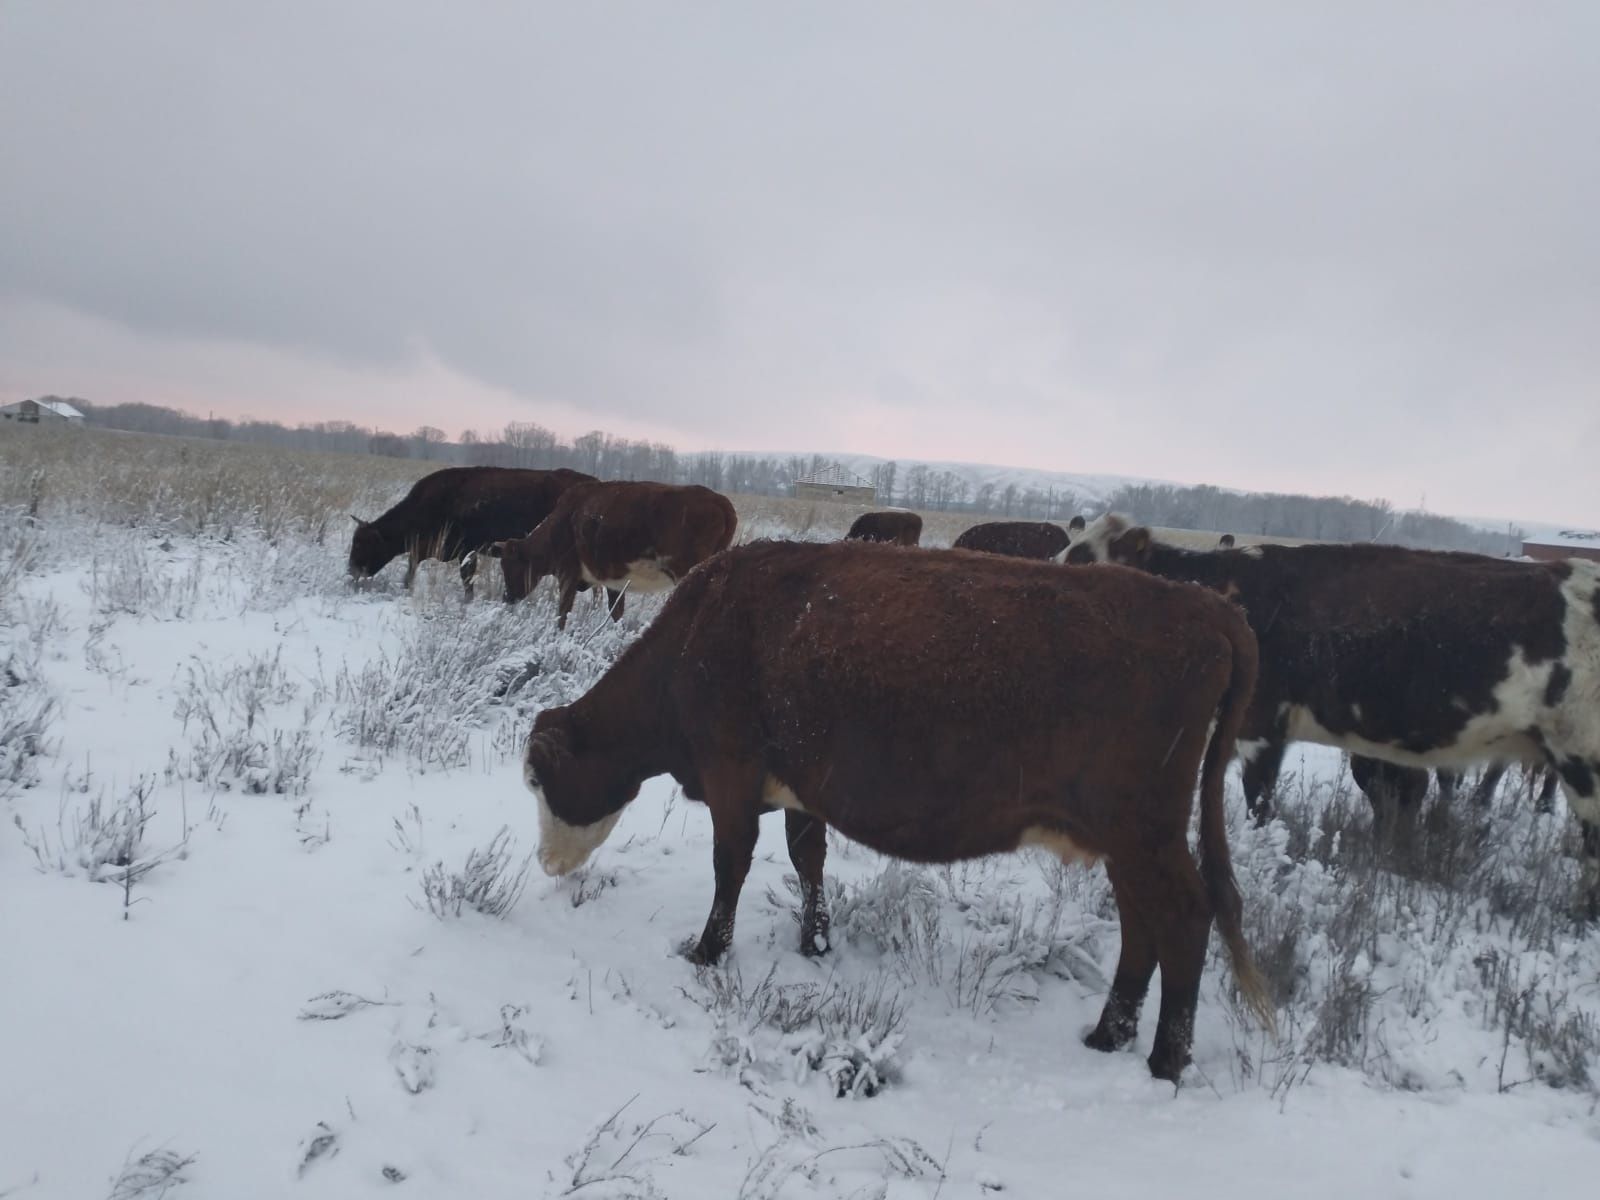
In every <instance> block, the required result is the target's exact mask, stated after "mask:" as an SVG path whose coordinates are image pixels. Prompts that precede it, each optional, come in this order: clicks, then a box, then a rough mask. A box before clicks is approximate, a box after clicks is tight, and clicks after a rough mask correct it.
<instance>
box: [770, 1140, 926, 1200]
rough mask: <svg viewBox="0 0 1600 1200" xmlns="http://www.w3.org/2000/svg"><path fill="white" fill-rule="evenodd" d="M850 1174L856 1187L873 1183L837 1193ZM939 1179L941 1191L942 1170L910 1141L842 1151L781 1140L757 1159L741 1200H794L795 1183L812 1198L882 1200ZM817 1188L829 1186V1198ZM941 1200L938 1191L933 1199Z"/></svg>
mask: <svg viewBox="0 0 1600 1200" xmlns="http://www.w3.org/2000/svg"><path fill="white" fill-rule="evenodd" d="M844 1173H848V1174H849V1175H850V1176H851V1177H852V1178H851V1182H852V1183H859V1182H860V1181H861V1180H862V1179H870V1180H872V1181H873V1182H872V1183H869V1184H867V1186H866V1187H861V1188H857V1189H856V1190H854V1191H851V1192H849V1193H843V1192H840V1191H837V1190H836V1188H835V1187H834V1186H829V1185H837V1183H838V1180H837V1179H836V1174H844ZM900 1179H935V1180H938V1181H939V1183H940V1186H941V1188H942V1185H943V1181H944V1169H943V1168H942V1167H941V1166H940V1165H939V1160H938V1159H936V1158H934V1156H933V1155H931V1154H929V1153H928V1152H927V1151H926V1150H925V1149H923V1148H922V1146H921V1145H919V1144H918V1143H917V1142H915V1141H913V1140H912V1139H911V1138H904V1137H888V1138H875V1139H873V1140H871V1141H866V1142H858V1143H853V1144H848V1145H841V1146H825V1147H823V1148H822V1149H820V1150H819V1149H814V1148H813V1145H812V1143H811V1140H810V1139H801V1138H796V1137H789V1136H780V1137H779V1138H778V1140H777V1141H775V1142H773V1143H772V1145H770V1146H767V1147H766V1148H765V1149H764V1150H762V1152H761V1153H760V1154H759V1155H757V1156H756V1158H755V1161H753V1162H752V1163H751V1164H750V1168H749V1170H747V1171H746V1172H745V1176H744V1179H743V1180H742V1181H741V1182H740V1184H739V1192H738V1200H779V1197H782V1196H788V1195H795V1194H797V1193H796V1192H793V1191H791V1190H790V1189H789V1185H790V1184H791V1183H793V1182H795V1181H796V1180H803V1181H805V1184H803V1185H802V1186H805V1185H810V1188H809V1189H808V1190H809V1193H810V1194H812V1195H822V1194H827V1195H846V1194H847V1195H849V1196H851V1197H862V1198H863V1200H866V1198H869V1197H870V1198H874V1200H883V1198H884V1197H887V1196H888V1195H889V1189H890V1187H891V1186H893V1184H894V1181H896V1180H900ZM818 1186H829V1190H828V1191H827V1192H826V1193H822V1192H818V1191H816V1190H815V1189H816V1187H818ZM934 1194H935V1195H936V1196H937V1195H938V1191H937V1190H936V1191H935V1193H934Z"/></svg>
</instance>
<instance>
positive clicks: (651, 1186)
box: [556, 1097, 716, 1200]
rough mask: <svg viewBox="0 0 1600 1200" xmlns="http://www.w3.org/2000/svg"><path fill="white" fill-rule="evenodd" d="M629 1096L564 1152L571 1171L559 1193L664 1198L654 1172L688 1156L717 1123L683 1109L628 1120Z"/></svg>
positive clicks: (623, 1199) (616, 1199)
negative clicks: (572, 1148) (568, 1152)
mask: <svg viewBox="0 0 1600 1200" xmlns="http://www.w3.org/2000/svg"><path fill="white" fill-rule="evenodd" d="M633 1099H637V1097H634V1098H633ZM633 1099H629V1100H627V1101H625V1102H624V1103H623V1105H622V1107H621V1108H619V1109H617V1111H616V1112H614V1113H612V1114H611V1115H610V1116H609V1117H607V1118H606V1119H605V1120H604V1121H601V1122H600V1123H599V1124H598V1125H596V1126H594V1127H593V1128H592V1129H591V1130H590V1131H589V1132H588V1134H587V1135H586V1136H585V1137H584V1140H583V1144H582V1145H581V1146H579V1147H578V1148H577V1149H576V1150H574V1151H573V1152H572V1153H571V1154H568V1155H567V1156H566V1159H565V1160H564V1161H565V1163H566V1166H567V1168H568V1170H570V1172H571V1175H570V1176H568V1178H567V1179H566V1180H565V1181H564V1182H563V1183H561V1184H558V1185H557V1186H559V1187H561V1191H560V1192H558V1193H556V1194H557V1195H560V1196H573V1195H582V1196H584V1197H603V1198H605V1200H656V1198H657V1197H664V1196H666V1195H667V1194H668V1193H665V1192H663V1191H662V1190H661V1189H660V1188H659V1187H657V1185H656V1182H655V1174H656V1173H657V1172H658V1171H660V1170H662V1169H664V1168H665V1169H670V1168H671V1167H672V1166H673V1165H674V1164H675V1162H676V1161H677V1160H679V1159H682V1158H685V1157H687V1156H688V1154H689V1152H690V1151H691V1150H692V1149H693V1147H694V1146H695V1144H696V1143H697V1142H699V1141H700V1139H701V1138H703V1137H705V1136H706V1134H708V1133H710V1132H711V1131H712V1130H713V1129H715V1128H716V1124H715V1122H710V1121H701V1120H698V1119H697V1118H695V1117H693V1116H691V1115H689V1113H687V1112H685V1111H684V1110H683V1109H681V1108H680V1109H675V1110H673V1111H672V1112H665V1113H661V1114H659V1115H658V1116H655V1117H652V1118H651V1119H650V1120H648V1121H635V1120H632V1119H631V1118H629V1117H627V1116H625V1115H624V1114H625V1113H626V1112H627V1110H628V1109H629V1108H630V1107H631V1106H632V1104H633Z"/></svg>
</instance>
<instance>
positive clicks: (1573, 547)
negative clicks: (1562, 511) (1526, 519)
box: [1522, 529, 1600, 562]
mask: <svg viewBox="0 0 1600 1200" xmlns="http://www.w3.org/2000/svg"><path fill="white" fill-rule="evenodd" d="M1522 553H1523V554H1525V555H1527V556H1528V557H1529V558H1540V559H1544V560H1545V561H1547V562H1548V561H1551V560H1554V559H1558V558H1588V559H1593V560H1594V561H1595V562H1600V532H1595V531H1592V530H1582V529H1563V530H1562V531H1561V532H1560V533H1548V534H1541V535H1540V536H1538V537H1530V538H1524V539H1523V541H1522Z"/></svg>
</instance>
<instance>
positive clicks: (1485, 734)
mask: <svg viewBox="0 0 1600 1200" xmlns="http://www.w3.org/2000/svg"><path fill="white" fill-rule="evenodd" d="M1062 558H1063V559H1064V560H1065V561H1067V562H1069V563H1075V562H1096V561H1099V562H1107V561H1109V562H1114V563H1126V564H1130V565H1137V566H1140V567H1143V568H1144V569H1146V570H1149V571H1152V572H1154V573H1155V574H1157V575H1161V576H1164V577H1165V578H1168V579H1183V580H1191V581H1194V582H1196V583H1201V584H1205V585H1207V586H1209V587H1212V588H1215V589H1216V590H1217V591H1220V592H1222V593H1223V594H1224V595H1227V596H1229V597H1232V598H1234V599H1236V600H1237V601H1238V602H1239V603H1240V604H1242V605H1243V606H1244V609H1245V611H1246V612H1247V613H1248V614H1249V616H1250V623H1251V625H1252V627H1253V628H1254V629H1255V632H1256V636H1257V638H1259V639H1260V643H1261V680H1260V683H1259V685H1258V686H1257V688H1256V700H1255V703H1254V705H1253V706H1252V708H1251V712H1250V716H1249V719H1248V720H1247V721H1246V722H1245V727H1244V732H1243V733H1242V734H1241V736H1240V743H1239V746H1240V753H1241V756H1242V757H1243V758H1244V760H1245V764H1244V786H1245V797H1246V799H1247V800H1248V801H1249V804H1250V808H1251V811H1252V812H1255V813H1257V814H1258V815H1264V814H1265V813H1266V812H1267V811H1268V804H1269V802H1270V799H1271V794H1272V788H1273V785H1274V783H1275V782H1276V780H1277V775H1278V767H1279V764H1280V762H1281V761H1282V758H1283V750H1284V745H1285V744H1286V743H1287V742H1289V741H1293V740H1301V741H1310V742H1320V743H1322V744H1324V745H1329V746H1337V747H1340V748H1341V749H1344V750H1348V751H1350V752H1351V753H1353V754H1361V755H1367V756H1369V757H1372V758H1381V759H1384V760H1386V761H1388V762H1393V763H1397V764H1399V765H1401V766H1410V767H1430V766H1447V767H1460V766H1465V765H1467V764H1469V763H1475V762H1523V763H1530V764H1541V763H1548V764H1550V765H1551V766H1553V767H1554V768H1555V769H1556V770H1558V771H1559V772H1560V774H1561V779H1562V784H1563V787H1564V790H1565V792H1566V795H1567V799H1568V801H1569V802H1570V804H1571V807H1572V811H1573V812H1574V813H1575V814H1576V815H1577V816H1578V817H1579V818H1580V819H1581V820H1582V821H1583V822H1584V824H1585V839H1586V842H1587V844H1588V845H1589V846H1590V848H1591V853H1592V852H1593V851H1594V850H1595V848H1596V847H1597V846H1600V841H1597V840H1596V823H1597V822H1600V564H1596V563H1590V562H1584V561H1582V560H1577V559H1574V560H1570V561H1567V562H1553V563H1552V562H1544V563H1523V562H1512V561H1510V560H1507V559H1500V558H1487V557H1484V556H1481V555H1476V554H1459V553H1448V552H1444V551H1431V550H1406V549H1402V548H1401V547H1398V546H1377V545H1326V544H1323V545H1317V544H1313V545H1304V546H1249V547H1246V548H1244V549H1242V550H1213V551H1203V552H1194V551H1187V550H1179V549H1177V548H1175V547H1172V546H1163V545H1161V544H1159V543H1157V542H1155V541H1154V540H1153V539H1152V538H1151V536H1150V531H1149V530H1148V529H1145V528H1143V527H1137V526H1134V525H1132V524H1131V523H1130V522H1129V521H1127V520H1126V518H1123V517H1121V516H1118V515H1116V514H1108V515H1107V516H1104V517H1101V518H1099V519H1098V520H1096V521H1095V522H1094V523H1093V524H1091V525H1090V526H1089V527H1088V528H1087V529H1086V530H1085V532H1084V534H1083V535H1082V536H1081V537H1080V538H1078V539H1077V540H1075V541H1074V542H1073V544H1072V546H1071V547H1070V548H1069V549H1068V551H1067V552H1066V554H1065V555H1063V556H1062Z"/></svg>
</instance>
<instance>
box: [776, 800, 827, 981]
mask: <svg viewBox="0 0 1600 1200" xmlns="http://www.w3.org/2000/svg"><path fill="white" fill-rule="evenodd" d="M783 820H784V832H785V833H786V834H787V835H788V838H789V861H790V862H792V863H793V864H794V871H795V874H796V875H798V876H799V877H800V953H801V954H804V955H807V956H809V957H814V956H816V955H818V954H826V953H827V952H828V950H829V948H830V943H829V941H828V905H827V901H826V900H825V899H824V898H823V894H822V865H823V863H824V861H825V860H826V859H827V856H828V827H827V825H825V824H824V823H823V822H821V821H819V820H817V818H816V817H813V816H811V815H810V814H809V813H803V812H796V811H795V810H794V809H792V808H791V809H786V810H785V811H784V814H783Z"/></svg>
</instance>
